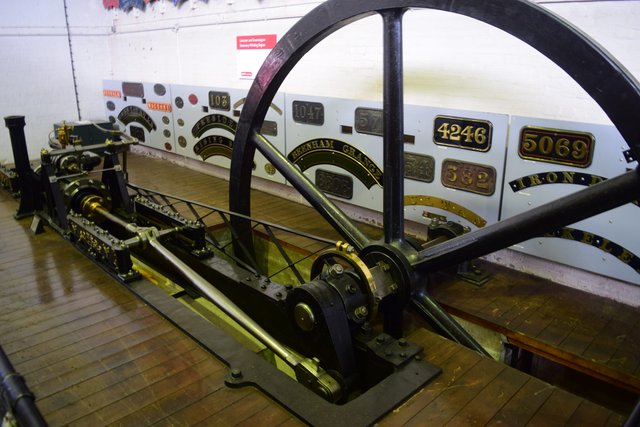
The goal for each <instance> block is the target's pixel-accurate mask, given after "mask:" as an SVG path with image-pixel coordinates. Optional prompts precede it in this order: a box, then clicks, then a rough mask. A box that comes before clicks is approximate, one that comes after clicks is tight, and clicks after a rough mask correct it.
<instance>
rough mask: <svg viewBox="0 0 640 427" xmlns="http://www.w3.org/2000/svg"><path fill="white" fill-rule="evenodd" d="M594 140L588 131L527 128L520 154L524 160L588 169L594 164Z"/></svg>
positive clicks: (523, 131) (521, 141)
mask: <svg viewBox="0 0 640 427" xmlns="http://www.w3.org/2000/svg"><path fill="white" fill-rule="evenodd" d="M594 146H595V138H594V137H593V135H591V134H590V133H587V132H576V131H569V130H559V129H548V128H541V127H533V126H525V127H523V128H522V130H521V131H520V141H519V143H518V155H519V156H520V157H522V158H523V159H527V160H537V161H540V162H547V163H556V164H559V165H569V166H575V167H578V168H586V167H588V166H589V165H591V159H592V157H593V148H594Z"/></svg>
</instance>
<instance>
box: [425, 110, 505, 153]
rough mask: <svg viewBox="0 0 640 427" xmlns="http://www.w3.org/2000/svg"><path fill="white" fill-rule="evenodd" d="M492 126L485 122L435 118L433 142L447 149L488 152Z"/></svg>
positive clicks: (456, 118)
mask: <svg viewBox="0 0 640 427" xmlns="http://www.w3.org/2000/svg"><path fill="white" fill-rule="evenodd" d="M492 129H493V126H492V124H491V122H489V121H487V120H477V119H466V118H462V117H449V116H436V118H435V119H434V121H433V142H435V143H436V144H438V145H446V146H448V147H456V148H463V149H465V150H473V151H489V149H490V148H491V133H492Z"/></svg>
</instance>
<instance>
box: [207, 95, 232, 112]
mask: <svg viewBox="0 0 640 427" xmlns="http://www.w3.org/2000/svg"><path fill="white" fill-rule="evenodd" d="M230 101H231V100H230V99H229V94H228V93H227V92H217V91H215V90H211V91H209V107H211V108H213V109H214V110H222V111H229V110H230V109H231V102H230Z"/></svg>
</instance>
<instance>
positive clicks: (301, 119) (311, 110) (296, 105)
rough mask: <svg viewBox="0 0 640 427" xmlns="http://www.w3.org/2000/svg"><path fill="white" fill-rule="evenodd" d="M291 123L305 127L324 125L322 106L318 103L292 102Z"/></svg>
mask: <svg viewBox="0 0 640 427" xmlns="http://www.w3.org/2000/svg"><path fill="white" fill-rule="evenodd" d="M292 107H293V121H294V122H296V123H302V124H305V125H316V126H322V125H323V124H324V105H322V104H321V103H320V102H310V101H293V105H292Z"/></svg>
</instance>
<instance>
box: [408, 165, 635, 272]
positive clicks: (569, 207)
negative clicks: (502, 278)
mask: <svg viewBox="0 0 640 427" xmlns="http://www.w3.org/2000/svg"><path fill="white" fill-rule="evenodd" d="M639 188H640V170H638V169H637V170H632V171H629V172H627V173H625V174H623V175H620V176H617V177H615V178H612V179H609V180H607V181H604V182H601V183H599V184H597V185H594V186H593V187H589V188H586V189H584V190H582V191H578V192H576V193H573V194H571V195H569V196H566V197H564V198H562V199H559V200H555V201H553V202H550V203H547V204H544V205H542V206H539V207H536V208H534V209H531V210H530V211H528V212H524V213H521V214H519V215H516V216H514V217H511V218H507V219H504V220H502V221H500V222H498V223H495V224H492V225H490V226H488V227H485V228H482V229H479V230H476V231H474V232H472V233H468V234H465V235H462V236H460V237H457V238H455V239H452V240H449V241H446V242H444V243H442V244H440V245H436V246H434V247H430V248H427V249H424V250H422V251H420V252H419V253H418V257H417V258H416V261H414V262H413V266H414V267H416V268H419V269H422V270H425V271H426V270H428V271H434V270H437V269H441V268H444V267H447V266H451V265H455V264H458V263H460V262H462V261H464V260H468V259H472V258H476V257H479V256H482V255H486V254H489V253H491V252H494V251H496V250H498V249H502V248H506V247H508V246H511V245H513V244H515V243H519V242H522V241H524V240H528V239H531V238H533V237H537V236H540V235H542V234H543V233H544V232H546V231H550V230H555V229H557V228H559V227H562V226H565V225H568V224H573V223H575V222H577V221H581V220H583V219H586V218H589V217H592V216H594V215H598V214H600V213H602V212H606V211H608V210H610V209H613V208H616V207H618V206H622V205H624V204H627V203H629V202H633V201H635V200H638V199H639V198H640V192H639V191H638V189H639Z"/></svg>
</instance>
